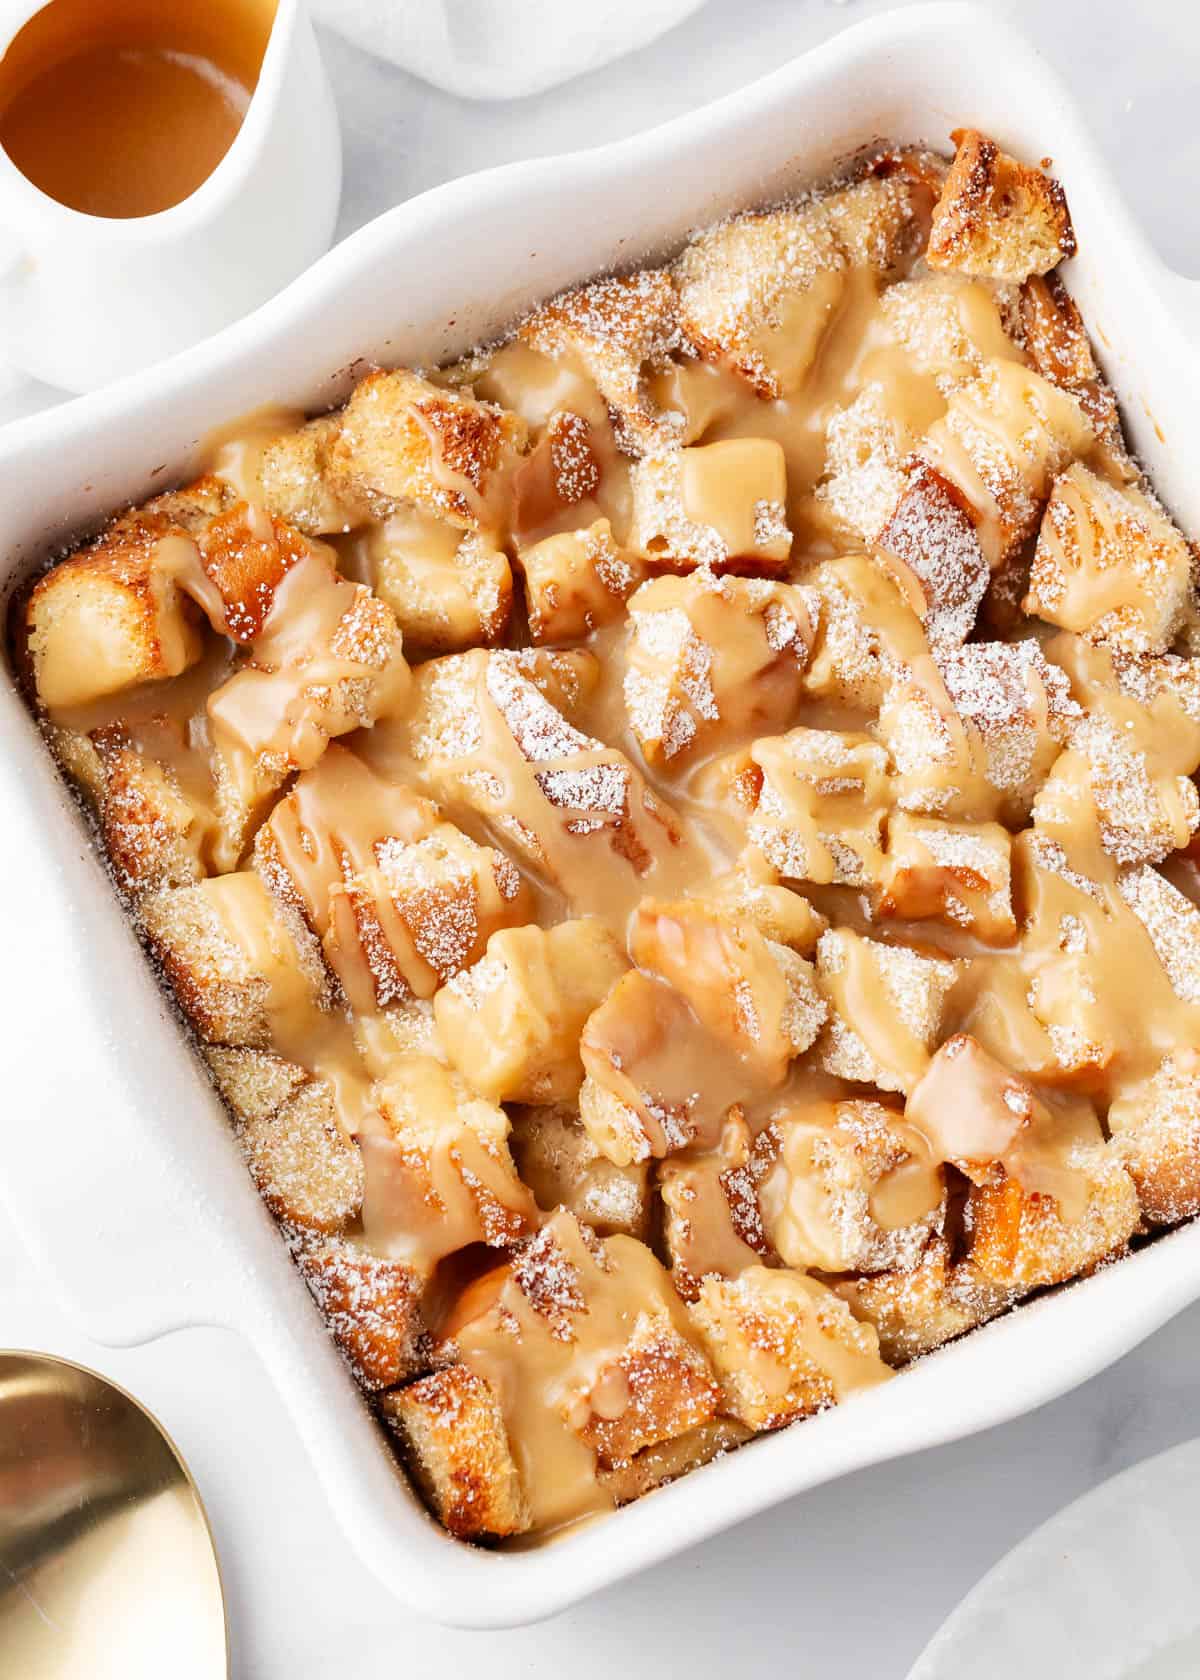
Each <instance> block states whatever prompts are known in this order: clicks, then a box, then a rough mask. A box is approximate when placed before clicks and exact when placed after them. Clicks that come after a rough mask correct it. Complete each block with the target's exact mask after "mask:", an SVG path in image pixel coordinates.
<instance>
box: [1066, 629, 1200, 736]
mask: <svg viewBox="0 0 1200 1680" xmlns="http://www.w3.org/2000/svg"><path fill="white" fill-rule="evenodd" d="M1072 640H1073V641H1074V645H1075V647H1076V648H1078V649H1080V650H1081V651H1086V652H1087V653H1089V654H1092V653H1101V654H1103V653H1104V652H1108V653H1109V655H1110V659H1111V665H1110V668H1111V670H1112V673H1113V675H1114V677H1115V678H1116V682H1117V686H1118V688H1119V689H1120V691H1121V693H1122V694H1124V695H1127V696H1128V698H1129V699H1131V700H1136V701H1137V702H1138V704H1139V705H1141V706H1145V707H1146V708H1147V710H1153V711H1154V712H1155V714H1156V717H1157V718H1158V719H1159V720H1160V721H1162V722H1163V723H1165V724H1166V726H1167V727H1168V728H1169V729H1171V730H1173V731H1176V732H1178V731H1179V729H1180V726H1181V725H1182V724H1183V721H1184V720H1185V719H1186V720H1187V722H1189V723H1194V724H1200V659H1197V658H1186V657H1183V656H1181V655H1180V654H1177V653H1163V654H1159V655H1157V656H1155V655H1153V654H1144V655H1142V656H1140V657H1139V656H1136V655H1130V654H1124V653H1121V652H1120V651H1119V650H1117V649H1114V648H1113V647H1112V645H1111V644H1108V645H1107V647H1106V648H1100V649H1095V648H1092V647H1091V646H1090V645H1089V644H1088V643H1085V642H1082V641H1080V640H1078V639H1077V638H1072ZM1054 655H1055V658H1058V657H1059V651H1058V639H1057V638H1056V639H1055V644H1054Z"/></svg>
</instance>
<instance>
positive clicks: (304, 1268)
mask: <svg viewBox="0 0 1200 1680" xmlns="http://www.w3.org/2000/svg"><path fill="white" fill-rule="evenodd" d="M293 1252H294V1254H295V1259H296V1264H297V1265H298V1266H299V1268H300V1272H301V1275H302V1276H303V1278H304V1281H305V1283H306V1284H307V1285H308V1287H309V1290H310V1292H311V1294H312V1296H313V1299H314V1300H315V1301H316V1303H317V1305H318V1306H319V1307H320V1309H321V1311H322V1313H323V1314H324V1316H325V1321H326V1323H327V1324H328V1325H329V1328H330V1330H331V1331H332V1333H333V1338H334V1340H335V1341H336V1343H337V1345H338V1347H339V1349H340V1350H341V1352H342V1355H343V1357H344V1358H345V1360H346V1362H347V1364H348V1365H349V1366H350V1369H351V1370H352V1371H353V1373H354V1375H355V1378H356V1379H357V1381H358V1382H359V1383H361V1385H362V1387H363V1388H365V1389H366V1390H368V1392H373V1391H374V1390H376V1389H380V1388H392V1387H393V1386H394V1385H395V1384H396V1383H401V1382H407V1381H408V1379H409V1378H410V1377H415V1376H417V1375H418V1374H419V1373H420V1372H421V1371H424V1370H428V1368H429V1365H430V1354H431V1343H430V1338H429V1333H428V1331H427V1330H426V1328H425V1323H424V1320H423V1319H422V1317H421V1295H422V1292H423V1290H424V1284H425V1280H424V1278H423V1277H421V1276H420V1275H419V1274H418V1273H417V1272H415V1271H413V1270H412V1268H411V1267H409V1266H406V1265H404V1264H402V1263H401V1262H400V1261H398V1260H386V1259H381V1258H380V1257H379V1256H378V1255H375V1254H369V1253H368V1252H367V1251H366V1249H364V1248H360V1247H359V1246H358V1245H357V1244H356V1243H355V1242H353V1241H350V1240H348V1239H346V1238H344V1237H336V1236H332V1237H313V1238H308V1239H302V1240H300V1241H298V1242H295V1243H294V1244H293Z"/></svg>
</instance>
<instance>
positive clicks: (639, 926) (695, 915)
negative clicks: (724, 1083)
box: [585, 899, 826, 1086]
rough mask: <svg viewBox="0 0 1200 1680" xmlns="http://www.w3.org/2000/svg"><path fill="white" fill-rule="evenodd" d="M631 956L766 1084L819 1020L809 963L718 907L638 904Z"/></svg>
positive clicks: (778, 1076)
mask: <svg viewBox="0 0 1200 1680" xmlns="http://www.w3.org/2000/svg"><path fill="white" fill-rule="evenodd" d="M629 953H630V955H631V957H632V958H633V960H634V962H635V963H636V964H637V965H638V967H639V968H640V969H643V970H644V971H647V972H649V973H651V974H657V975H659V976H660V977H661V978H662V979H663V980H665V981H666V982H667V984H668V985H670V986H671V987H673V988H674V990H675V991H677V992H678V993H679V994H680V996H681V997H683V998H685V999H686V1000H687V1002H688V1004H689V1006H690V1008H691V1009H692V1011H693V1013H694V1014H695V1016H696V1018H697V1020H698V1021H699V1022H700V1023H701V1025H702V1026H703V1027H704V1028H705V1029H706V1030H707V1031H708V1032H709V1033H710V1034H711V1035H712V1036H713V1037H714V1038H715V1039H716V1040H717V1041H718V1042H720V1043H722V1044H724V1045H726V1046H727V1047H728V1048H729V1049H730V1050H731V1051H732V1052H733V1053H734V1054H735V1055H736V1056H737V1057H738V1059H739V1060H740V1061H741V1062H742V1063H743V1065H744V1066H745V1067H746V1069H747V1073H748V1075H753V1076H754V1077H755V1078H757V1079H758V1080H760V1081H761V1082H762V1083H763V1084H765V1085H768V1086H770V1085H777V1084H779V1083H780V1082H781V1081H782V1080H783V1078H784V1077H785V1075H786V1073H787V1067H788V1063H789V1062H790V1061H791V1059H792V1058H793V1057H794V1056H798V1055H799V1054H800V1053H801V1052H802V1051H804V1050H807V1049H808V1047H809V1045H810V1044H811V1043H812V1042H813V1040H814V1039H815V1038H816V1036H817V1033H818V1031H819V1030H820V1027H821V1023H822V1022H823V1021H824V1019H825V1013H826V1011H825V1007H824V1004H823V1002H822V1000H821V997H820V994H819V992H818V991H817V987H816V982H815V979H814V975H813V969H812V965H811V963H808V962H806V961H805V959H804V958H803V957H802V956H800V955H799V954H798V953H797V952H796V951H793V950H791V949H789V947H788V946H786V945H777V944H774V943H773V942H772V941H771V940H769V939H764V937H763V936H762V934H761V933H759V932H758V930H757V928H754V927H752V926H749V925H747V924H745V923H742V922H739V921H738V920H737V919H736V918H735V917H733V916H732V915H730V914H729V913H728V912H727V911H725V910H723V909H722V907H721V906H720V905H719V904H714V903H712V902H709V901H706V900H703V899H678V900H675V901H673V902H670V903H668V902H664V901H663V900H659V899H643V900H642V902H641V904H640V905H639V906H638V908H637V910H636V911H635V913H634V917H633V921H632V924H631V926H630V930H629ZM585 1060H586V1057H585Z"/></svg>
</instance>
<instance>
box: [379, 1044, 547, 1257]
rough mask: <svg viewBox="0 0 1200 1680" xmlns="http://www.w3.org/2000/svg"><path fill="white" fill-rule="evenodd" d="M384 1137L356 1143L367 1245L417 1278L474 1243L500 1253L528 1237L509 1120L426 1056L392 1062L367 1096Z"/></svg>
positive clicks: (532, 1217)
mask: <svg viewBox="0 0 1200 1680" xmlns="http://www.w3.org/2000/svg"><path fill="white" fill-rule="evenodd" d="M375 1100H376V1101H377V1103H378V1107H379V1111H380V1114H381V1115H382V1118H383V1121H384V1124H385V1126H386V1127H387V1131H388V1134H389V1135H388V1137H387V1138H386V1140H385V1139H380V1138H379V1137H378V1136H376V1135H375V1134H374V1133H372V1134H371V1135H368V1136H366V1137H364V1139H363V1145H362V1147H363V1154H364V1157H365V1159H366V1163H367V1168H368V1186H367V1194H366V1202H365V1206H364V1212H363V1222H364V1226H365V1228H366V1230H367V1232H368V1234H369V1236H370V1238H371V1240H372V1242H373V1243H374V1244H375V1245H376V1246H377V1247H379V1248H380V1249H382V1250H384V1251H386V1252H387V1253H388V1254H390V1255H392V1256H393V1257H395V1258H397V1259H402V1260H404V1261H405V1263H406V1264H408V1265H410V1266H412V1267H413V1268H414V1270H416V1271H418V1272H419V1273H420V1274H421V1275H422V1276H428V1275H429V1274H430V1272H431V1271H432V1269H433V1267H434V1266H435V1265H436V1264H437V1263H438V1261H439V1260H442V1259H444V1258H445V1257H446V1256H447V1255H449V1254H453V1253H455V1252H456V1251H457V1250H459V1249H463V1248H467V1247H468V1246H469V1245H471V1244H473V1243H482V1244H485V1245H486V1246H487V1247H489V1248H507V1247H509V1246H511V1245H512V1244H513V1243H515V1242H516V1241H517V1240H518V1239H519V1238H521V1237H523V1236H527V1235H528V1234H529V1233H530V1232H531V1231H532V1230H534V1229H536V1227H537V1223H538V1212H537V1208H536V1206H535V1205H534V1200H533V1197H532V1196H531V1195H530V1193H529V1190H528V1188H527V1187H526V1186H525V1185H524V1184H523V1183H522V1182H521V1180H520V1179H519V1178H518V1177H517V1172H516V1168H515V1166H514V1165H513V1159H512V1156H511V1154H510V1153H509V1148H508V1133H509V1120H508V1116H507V1114H505V1112H504V1110H503V1109H502V1108H499V1107H497V1106H496V1105H495V1104H494V1103H490V1102H486V1101H485V1100H484V1099H483V1098H482V1097H480V1096H478V1095H477V1093H476V1091H475V1089H474V1088H473V1087H472V1086H471V1085H469V1084H468V1083H467V1081H466V1080H465V1079H464V1078H462V1077H461V1076H460V1075H459V1074H457V1073H455V1072H454V1071H452V1070H451V1069H449V1068H447V1067H444V1066H443V1065H442V1063H441V1062H439V1061H437V1060H436V1059H435V1058H434V1057H432V1056H425V1055H418V1054H411V1055H407V1056H404V1057H402V1058H400V1059H399V1060H397V1061H396V1062H394V1063H392V1064H391V1065H390V1066H389V1067H388V1068H387V1069H386V1071H385V1073H384V1075H383V1077H381V1079H380V1080H379V1083H378V1084H377V1086H376V1087H375Z"/></svg>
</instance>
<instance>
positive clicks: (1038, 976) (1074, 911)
mask: <svg viewBox="0 0 1200 1680" xmlns="http://www.w3.org/2000/svg"><path fill="white" fill-rule="evenodd" d="M1065 832H1066V833H1067V834H1069V832H1070V831H1069V830H1067V831H1065ZM1012 856H1013V880H1014V890H1015V892H1016V896H1017V899H1018V901H1019V902H1020V903H1021V905H1022V906H1023V910H1024V921H1025V927H1024V932H1023V934H1022V943H1023V946H1024V948H1025V949H1026V950H1028V951H1029V952H1030V953H1031V955H1036V956H1037V958H1038V961H1037V964H1036V967H1035V969H1034V973H1033V975H1032V978H1031V979H1030V982H1029V990H1028V997H1029V1003H1030V1007H1031V1008H1032V1010H1033V1013H1034V1014H1035V1016H1036V1017H1037V1019H1038V1020H1039V1021H1041V1022H1042V1024H1043V1025H1044V1026H1045V1028H1046V1030H1047V1033H1048V1035H1049V1039H1050V1042H1051V1045H1052V1047H1053V1050H1054V1055H1055V1058H1056V1063H1057V1070H1058V1074H1059V1076H1060V1079H1061V1078H1063V1077H1065V1078H1066V1079H1069V1080H1070V1082H1072V1083H1075V1084H1078V1085H1081V1086H1083V1087H1084V1088H1085V1089H1099V1090H1101V1091H1103V1090H1104V1088H1105V1086H1106V1083H1107V1078H1108V1070H1109V1068H1110V1064H1112V1062H1113V1061H1114V1058H1116V1057H1117V1056H1118V1055H1119V1054H1121V1053H1123V1051H1124V1049H1125V1048H1126V1047H1127V1044H1128V1024H1127V1022H1126V1020H1125V1019H1124V1016H1123V1012H1122V1009H1121V1006H1120V1000H1119V999H1118V998H1117V997H1115V996H1114V995H1113V993H1112V990H1111V988H1108V987H1100V988H1097V987H1096V986H1095V984H1094V982H1093V975H1094V971H1095V966H1096V962H1097V959H1098V958H1102V956H1103V954H1104V953H1105V952H1106V951H1107V952H1108V953H1109V954H1110V956H1111V957H1115V958H1116V960H1117V961H1120V960H1121V959H1120V958H1119V957H1116V953H1117V952H1118V951H1120V950H1122V949H1126V948H1127V947H1128V940H1129V936H1130V927H1129V925H1128V924H1127V925H1126V927H1125V928H1124V930H1122V929H1121V928H1120V926H1119V925H1118V924H1117V923H1115V922H1114V921H1113V920H1112V916H1111V910H1110V907H1111V895H1110V894H1109V893H1108V892H1107V891H1106V888H1105V886H1103V885H1102V884H1101V883H1100V882H1099V881H1097V880H1096V879H1095V878H1094V877H1093V876H1091V875H1090V874H1088V873H1086V869H1087V868H1088V867H1089V866H1090V863H1091V859H1090V858H1085V859H1083V860H1082V862H1083V867H1080V866H1079V865H1078V864H1076V862H1074V861H1073V857H1074V852H1072V853H1068V851H1067V850H1066V848H1065V846H1064V845H1063V843H1062V841H1060V840H1059V839H1058V838H1057V837H1056V835H1055V832H1054V831H1053V830H1052V829H1046V828H1043V827H1040V826H1038V827H1034V828H1031V829H1027V830H1026V831H1025V833H1023V834H1020V835H1018V836H1017V837H1016V838H1015V839H1014V841H1013V854H1012ZM1130 921H1132V918H1130ZM1135 947H1136V936H1135ZM1043 1077H1045V1075H1043Z"/></svg>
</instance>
